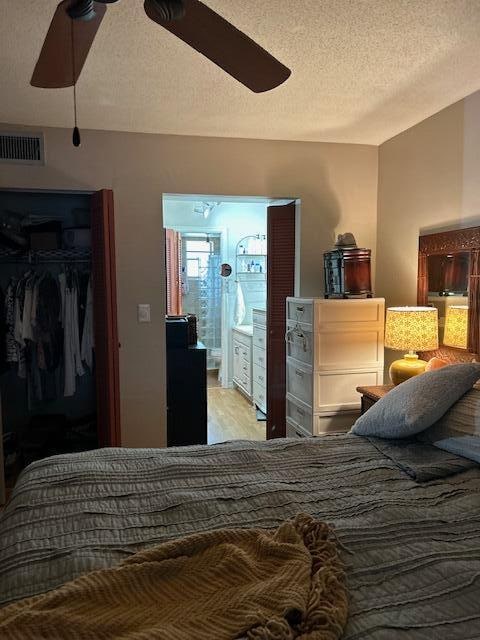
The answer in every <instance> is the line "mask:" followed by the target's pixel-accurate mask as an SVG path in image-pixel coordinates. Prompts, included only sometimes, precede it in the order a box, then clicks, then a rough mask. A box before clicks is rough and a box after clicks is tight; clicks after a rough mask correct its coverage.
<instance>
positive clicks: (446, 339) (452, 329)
mask: <svg viewBox="0 0 480 640" xmlns="http://www.w3.org/2000/svg"><path fill="white" fill-rule="evenodd" d="M467 334H468V307H467V305H461V304H452V305H451V306H450V307H447V315H446V317H445V332H444V334H443V344H445V345H446V346H447V347H456V348H457V349H466V348H467V339H468V338H467Z"/></svg>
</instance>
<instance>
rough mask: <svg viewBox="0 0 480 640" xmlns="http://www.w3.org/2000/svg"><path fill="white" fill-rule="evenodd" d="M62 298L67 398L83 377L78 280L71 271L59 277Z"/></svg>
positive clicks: (73, 393)
mask: <svg viewBox="0 0 480 640" xmlns="http://www.w3.org/2000/svg"><path fill="white" fill-rule="evenodd" d="M59 282H60V291H61V296H62V326H63V338H64V342H63V344H64V369H65V390H64V395H65V396H73V395H75V391H76V376H77V375H78V376H83V375H84V373H85V369H84V368H83V365H82V356H81V350H80V336H79V328H78V317H79V316H78V280H77V276H76V274H75V273H74V272H72V271H71V270H68V271H67V273H61V274H60V276H59Z"/></svg>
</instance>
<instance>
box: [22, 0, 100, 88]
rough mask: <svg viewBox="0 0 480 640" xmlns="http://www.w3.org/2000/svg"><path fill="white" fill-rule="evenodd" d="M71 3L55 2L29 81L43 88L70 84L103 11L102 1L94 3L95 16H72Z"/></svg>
mask: <svg viewBox="0 0 480 640" xmlns="http://www.w3.org/2000/svg"><path fill="white" fill-rule="evenodd" d="M72 4H74V2H73V1H72V0H63V2H60V4H59V5H58V7H57V9H56V11H55V14H54V16H53V19H52V22H51V23H50V27H49V29H48V33H47V35H46V38H45V42H44V43H43V47H42V50H41V52H40V56H39V58H38V61H37V64H36V65H35V69H34V71H33V75H32V79H31V80H30V84H31V85H32V86H34V87H42V88H44V89H59V88H62V87H71V86H73V85H74V84H75V83H76V82H77V80H78V78H79V76H80V73H81V72H82V69H83V65H84V64H85V60H86V59H87V56H88V52H89V51H90V47H91V46H92V43H93V40H94V38H95V35H96V33H97V31H98V28H99V27H100V24H101V22H102V20H103V16H104V15H105V11H106V10H107V7H106V6H105V4H99V3H95V14H96V15H95V17H94V18H92V19H91V20H88V21H84V20H72V19H71V18H70V16H69V15H68V13H67V9H68V8H69V7H70V6H71V5H72ZM72 22H73V29H74V32H73V33H74V43H75V73H74V72H73V64H72V39H71V38H72Z"/></svg>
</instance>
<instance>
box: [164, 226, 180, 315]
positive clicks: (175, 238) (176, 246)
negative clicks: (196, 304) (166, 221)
mask: <svg viewBox="0 0 480 640" xmlns="http://www.w3.org/2000/svg"><path fill="white" fill-rule="evenodd" d="M165 270H166V273H167V313H168V315H173V316H178V315H180V314H181V313H182V280H181V273H182V237H181V234H180V233H178V232H177V231H174V230H173V229H165Z"/></svg>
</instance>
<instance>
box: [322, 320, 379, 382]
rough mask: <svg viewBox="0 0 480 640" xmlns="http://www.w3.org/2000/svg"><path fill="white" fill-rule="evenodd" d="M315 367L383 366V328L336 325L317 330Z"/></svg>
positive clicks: (352, 367) (353, 367)
mask: <svg viewBox="0 0 480 640" xmlns="http://www.w3.org/2000/svg"><path fill="white" fill-rule="evenodd" d="M315 347H316V353H315V368H316V369H322V370H329V371H331V370H333V369H367V368H372V369H373V368H374V367H380V366H383V327H382V326H378V325H371V326H368V325H366V326H365V327H363V328H354V327H352V325H337V326H335V327H333V328H331V329H329V330H328V331H326V330H324V329H318V330H317V342H316V345H315Z"/></svg>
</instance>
